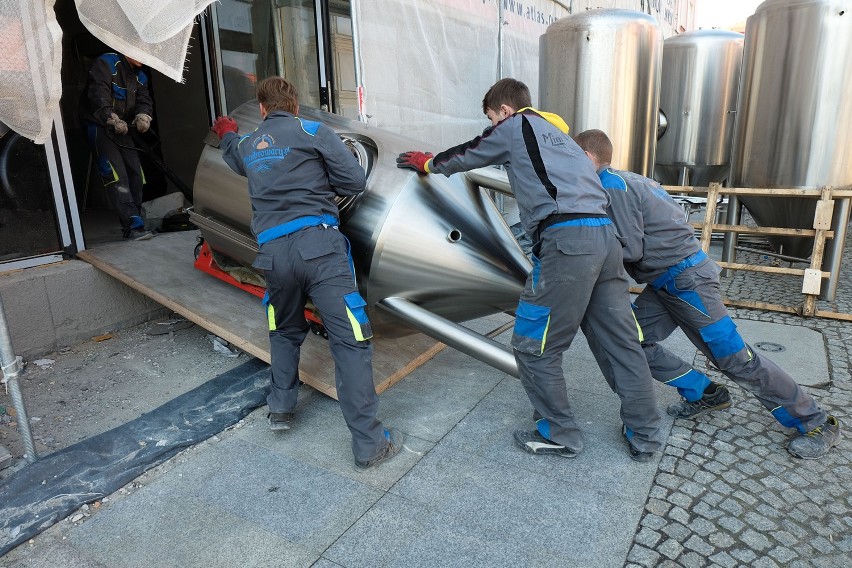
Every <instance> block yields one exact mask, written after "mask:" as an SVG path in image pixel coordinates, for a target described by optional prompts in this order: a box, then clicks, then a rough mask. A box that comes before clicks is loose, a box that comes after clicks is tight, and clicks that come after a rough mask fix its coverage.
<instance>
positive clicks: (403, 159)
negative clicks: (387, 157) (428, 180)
mask: <svg viewBox="0 0 852 568" xmlns="http://www.w3.org/2000/svg"><path fill="white" fill-rule="evenodd" d="M431 159H432V153H431V152H426V153H425V154H424V153H423V152H403V153H402V154H400V155H399V156H398V157H397V159H396V167H398V168H408V169H410V170H414V171H416V172H420V173H422V174H428V173H429V160H431Z"/></svg>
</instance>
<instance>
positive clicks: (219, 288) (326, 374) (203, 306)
mask: <svg viewBox="0 0 852 568" xmlns="http://www.w3.org/2000/svg"><path fill="white" fill-rule="evenodd" d="M197 236H198V232H196V231H185V232H179V233H161V234H159V235H157V236H156V237H155V238H153V239H150V240H148V241H133V242H117V243H109V244H106V245H102V246H98V247H96V248H93V249H90V250H86V251H81V252H79V253H78V254H77V256H78V257H79V258H81V259H83V260H85V261H86V262H88V263H90V264H92V265H93V266H95V267H96V268H98V269H100V270H102V271H104V272H106V273H107V274H109V275H110V276H113V277H115V278H116V279H118V280H120V281H121V282H123V283H125V284H127V285H128V286H130V287H131V288H133V289H135V290H138V291H139V292H141V293H142V294H144V295H146V296H148V297H149V298H151V299H153V300H155V301H156V302H158V303H160V304H162V305H164V306H165V307H167V308H169V309H171V310H173V311H175V312H176V313H178V314H180V315H181V316H183V317H185V318H186V319H188V320H189V321H191V322H193V323H195V324H197V325H199V326H201V327H203V328H204V329H207V330H209V331H210V332H212V333H214V334H216V335H218V336H219V337H221V338H222V339H225V340H226V341H228V342H229V343H231V344H233V345H235V346H236V347H239V348H240V349H242V350H243V351H245V352H246V353H249V354H250V355H253V356H254V357H257V358H259V359H261V360H263V361H265V362H266V363H269V362H270V355H269V333H268V330H267V324H266V317H265V313H264V311H263V308H262V307H261V304H260V300H258V299H257V298H256V297H254V296H252V295H251V294H248V293H246V292H243V291H242V290H240V289H238V288H235V287H234V286H230V285H229V284H226V283H225V282H222V281H220V280H218V279H216V278H213V277H212V276H210V275H208V274H205V273H204V272H201V271H200V270H196V269H195V268H194V267H193V261H194V260H195V259H194V256H193V251H194V249H195V244H196V238H197ZM439 346H440V348H443V344H441V343H439V342H437V341H435V340H434V339H432V338H430V337H427V336H425V335H423V334H415V335H409V336H405V337H400V338H383V337H377V338H374V339H373V379H374V381H375V383H376V391H377V392H382V391H383V390H385V389H386V388H388V387H389V386H390V385H392V384H394V383H395V382H398V381H399V380H400V379H402V378H403V377H404V376H406V375H407V374H408V373H410V372H411V371H412V370H414V369H416V368H417V367H418V366H419V365H422V364H423V363H425V362H426V361H428V360H429V359H430V358H431V357H433V356H434V355H435V354H436V353H437V352H439V351H440V348H438V347H439ZM299 378H300V379H301V381H302V382H304V383H305V384H307V385H310V386H311V387H313V388H315V389H317V390H319V391H320V392H322V393H324V394H326V395H328V396H330V397H332V398H335V399H336V398H337V391H336V389H335V387H334V385H335V380H334V361H333V360H332V358H331V353H330V352H329V349H328V341H327V340H325V339H322V338H321V337H318V336H316V335H314V334H311V333H309V334H308V336H307V337H306V338H305V343H304V344H303V345H302V352H301V357H300V360H299Z"/></svg>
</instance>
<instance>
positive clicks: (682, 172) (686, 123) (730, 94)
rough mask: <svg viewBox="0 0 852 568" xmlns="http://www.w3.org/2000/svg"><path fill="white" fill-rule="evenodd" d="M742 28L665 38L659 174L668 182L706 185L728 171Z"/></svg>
mask: <svg viewBox="0 0 852 568" xmlns="http://www.w3.org/2000/svg"><path fill="white" fill-rule="evenodd" d="M742 58H743V34H740V33H736V32H729V31H725V30H698V31H692V32H686V33H684V34H680V35H677V36H673V37H670V38H668V39H666V40H665V41H664V42H663V67H662V75H661V82H660V112H661V113H662V114H663V115H664V116H665V117H666V120H667V122H668V126H667V128H666V130H665V133H664V134H663V135H662V136H661V137H660V139H659V140H657V164H656V167H655V169H654V177H655V178H656V179H657V180H658V181H659V182H660V183H663V184H668V185H699V186H707V185H709V184H710V182H720V183H721V182H722V181H723V180H725V179H726V178H727V177H728V172H729V168H730V163H731V143H732V139H733V135H734V120H735V118H736V110H737V92H738V90H739V82H740V71H741V68H742Z"/></svg>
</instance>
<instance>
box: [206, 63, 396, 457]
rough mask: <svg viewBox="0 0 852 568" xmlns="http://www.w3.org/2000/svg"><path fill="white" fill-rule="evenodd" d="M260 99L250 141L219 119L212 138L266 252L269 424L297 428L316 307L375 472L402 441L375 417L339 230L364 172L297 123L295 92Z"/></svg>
mask: <svg viewBox="0 0 852 568" xmlns="http://www.w3.org/2000/svg"><path fill="white" fill-rule="evenodd" d="M257 100H258V102H259V103H260V113H261V116H262V117H263V121H262V122H261V123H260V125H259V126H258V127H257V129H256V130H255V131H254V132H251V133H249V134H246V135H244V136H238V135H237V123H236V122H235V121H234V120H233V119H232V118H229V117H219V118H217V119H216V121H215V123H214V124H213V128H212V130H213V131H214V132H216V134H217V135H218V136H219V138H221V139H222V144H221V146H222V151H223V158H224V159H225V162H226V163H227V164H228V165H229V166H230V167H231V169H232V170H234V171H235V172H237V173H238V174H240V175H243V176H246V177H247V178H248V190H249V196H250V198H251V204H252V211H253V215H252V222H251V228H252V232H253V233H254V234H255V236H256V237H257V242H258V245H259V246H260V250H259V252H258V254H257V258H256V260H255V262H254V265H253V266H254V267H255V268H258V269H261V270H263V271H264V274H265V275H266V284H267V297H266V298H265V299H264V302H265V303H266V306H267V320H268V323H269V343H270V351H271V357H272V386H271V389H270V392H269V396H268V397H267V403H268V404H269V417H268V418H269V424H270V427H271V428H272V429H273V430H289V429H290V426H291V422H292V420H293V413H294V410H295V408H296V398H297V394H298V389H299V351H300V347H301V345H302V342H303V341H304V340H305V336H306V335H307V332H308V323H307V321H306V320H305V316H304V308H305V302H306V300H307V299H308V298H310V299H311V301H312V302H313V304H314V306H316V308H317V310H319V312H320V315H321V317H322V322H323V325H324V326H325V329H326V331H327V332H328V341H329V347H330V348H331V354H332V357H333V358H334V370H335V385H336V387H337V395H338V398H339V402H340V409H341V411H342V412H343V417H344V419H345V420H346V425H347V426H348V427H349V431H350V433H351V434H352V452H353V454H354V455H355V464H356V465H357V466H358V467H362V468H367V467H372V466H374V465H377V464H379V463H381V462H383V461H385V460H387V459H390V458H391V457H393V456H395V455H396V454H398V453H399V451H400V449H401V448H402V444H403V435H402V433H401V432H399V431H398V430H396V429H393V428H390V429H386V428H384V427H383V426H382V423H381V422H380V421H379V419H378V418H377V411H378V405H379V400H378V397H377V396H376V389H375V386H374V384H373V371H372V345H371V344H370V341H369V340H370V338H371V337H372V333H371V331H370V322H369V320H368V319H367V315H366V312H365V307H366V303H365V302H364V300H363V299H362V298H361V295H360V294H359V293H358V288H357V286H356V282H355V270H354V265H353V263H352V257H351V254H350V253H349V242H348V241H347V239H346V237H345V236H344V235H343V234H342V233H341V232H340V231H339V230H338V224H339V222H338V218H337V214H338V210H337V205H336V203H335V197H336V196H346V195H357V194H359V193H361V192H362V191H364V189H365V188H366V185H367V181H366V177H365V174H364V170H363V168H362V167H361V166H360V165H359V164H358V161H357V160H356V158H355V156H354V155H353V154H352V153H351V152H350V151H349V150H348V149H347V148H346V146H345V145H344V144H343V142H342V141H341V139H340V137H339V136H337V134H336V133H335V132H334V131H333V130H332V129H331V128H329V127H327V126H325V125H323V124H320V123H318V122H311V121H307V120H302V119H300V118H299V117H298V116H297V114H298V109H299V103H298V93H297V91H296V88H295V87H294V86H293V85H292V84H291V83H289V82H288V81H287V80H285V79H284V78H283V77H269V78H267V79H264V80H263V81H261V82H260V83H258V85H257Z"/></svg>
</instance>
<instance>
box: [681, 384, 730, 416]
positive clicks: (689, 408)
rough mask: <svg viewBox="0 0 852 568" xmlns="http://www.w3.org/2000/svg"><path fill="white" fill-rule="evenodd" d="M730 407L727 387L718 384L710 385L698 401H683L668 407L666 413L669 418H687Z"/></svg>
mask: <svg viewBox="0 0 852 568" xmlns="http://www.w3.org/2000/svg"><path fill="white" fill-rule="evenodd" d="M730 406H731V393H730V392H728V387H726V386H724V385H720V384H718V383H710V384H709V385H707V388H706V389H704V394H703V395H701V398H699V399H698V400H693V401H692V402H689V401H687V400H685V399H684V400H682V401H680V402H678V403H677V404H672V405H670V406H669V407H668V409H667V410H666V411H667V412H668V413H669V416H674V417H675V418H689V417H690V416H695V415H697V414H701V413H702V412H708V411H710V410H722V409H724V408H728V407H730Z"/></svg>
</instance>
